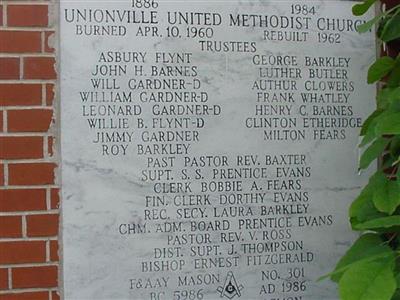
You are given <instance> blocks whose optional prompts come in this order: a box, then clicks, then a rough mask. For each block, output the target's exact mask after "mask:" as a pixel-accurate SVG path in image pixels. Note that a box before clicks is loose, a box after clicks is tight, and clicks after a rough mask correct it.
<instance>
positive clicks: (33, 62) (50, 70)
mask: <svg viewBox="0 0 400 300" xmlns="http://www.w3.org/2000/svg"><path fill="white" fill-rule="evenodd" d="M54 64H55V59H54V57H26V58H25V59H24V78H25V79H56V77H57V75H56V71H55V69H54Z"/></svg>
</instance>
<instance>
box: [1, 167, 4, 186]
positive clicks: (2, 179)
mask: <svg viewBox="0 0 400 300" xmlns="http://www.w3.org/2000/svg"><path fill="white" fill-rule="evenodd" d="M0 186H4V165H3V164H0Z"/></svg>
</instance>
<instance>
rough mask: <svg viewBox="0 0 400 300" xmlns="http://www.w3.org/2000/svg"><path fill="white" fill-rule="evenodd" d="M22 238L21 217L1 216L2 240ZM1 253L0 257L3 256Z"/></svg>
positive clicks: (0, 232)
mask: <svg viewBox="0 0 400 300" xmlns="http://www.w3.org/2000/svg"><path fill="white" fill-rule="evenodd" d="M21 236H22V219H21V217H20V216H0V238H18V237H21ZM1 252H2V251H0V255H2V254H1ZM0 263H1V262H0Z"/></svg>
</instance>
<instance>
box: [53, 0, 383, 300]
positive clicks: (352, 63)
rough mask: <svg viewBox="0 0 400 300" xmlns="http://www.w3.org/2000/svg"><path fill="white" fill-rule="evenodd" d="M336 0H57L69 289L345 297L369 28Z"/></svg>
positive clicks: (177, 298)
mask: <svg viewBox="0 0 400 300" xmlns="http://www.w3.org/2000/svg"><path fill="white" fill-rule="evenodd" d="M351 6H352V3H351V2H346V1H341V2H336V1H267V0H265V1H247V0H238V1H236V0H235V1H214V0H210V1H187V0H185V1H162V0H159V1H153V0H119V1H89V0H88V1H68V0H61V97H62V107H61V111H62V116H61V117H62V126H61V135H62V161H63V164H62V182H63V197H64V201H63V207H62V212H63V217H62V224H63V225H62V229H63V231H62V235H63V250H62V251H63V262H64V265H63V280H64V296H65V299H68V300H70V299H135V300H137V299H146V300H162V299H167V300H170V299H173V300H202V299H204V300H207V299H209V300H210V299H268V300H272V299H280V300H282V299H286V300H288V299H291V300H293V299H296V300H300V299H301V300H305V299H307V300H308V299H312V300H314V299H315V300H317V299H318V300H320V299H325V300H327V299H328V300H329V299H337V298H338V296H337V291H336V286H335V284H332V283H330V282H329V281H325V282H321V283H317V282H316V280H317V279H318V278H319V277H320V276H322V275H324V274H326V273H328V272H329V271H330V270H332V268H333V267H334V266H335V263H336V262H337V260H338V258H339V257H340V256H341V255H342V254H343V253H344V252H345V251H346V250H347V249H348V247H349V246H350V245H351V243H352V241H353V240H354V239H355V237H356V236H355V234H354V233H353V232H352V231H351V229H350V226H349V224H348V218H347V210H348V206H349V204H350V202H351V201H352V200H353V199H354V197H356V196H357V194H358V193H359V191H360V188H361V187H362V186H363V184H365V183H366V179H367V176H366V175H368V174H364V175H361V176H359V175H358V174H357V160H358V155H359V153H358V147H357V144H358V138H357V136H358V133H359V130H360V126H361V124H362V122H363V120H365V118H366V117H367V116H368V114H369V113H370V112H371V111H372V110H373V107H374V94H375V90H374V89H375V88H374V86H368V85H367V84H366V72H367V69H368V66H369V65H370V63H371V62H372V61H373V59H374V56H375V45H374V39H373V33H372V32H371V33H367V34H363V35H360V34H358V33H357V32H356V27H357V26H358V25H360V24H363V23H365V22H366V21H367V20H368V19H369V18H371V17H372V13H371V14H370V15H369V16H366V17H363V18H355V17H353V16H352V15H351Z"/></svg>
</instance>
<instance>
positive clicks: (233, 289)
mask: <svg viewBox="0 0 400 300" xmlns="http://www.w3.org/2000/svg"><path fill="white" fill-rule="evenodd" d="M242 290H243V285H238V284H237V282H236V279H235V276H233V273H232V272H228V274H227V276H226V279H225V283H224V285H223V286H220V287H218V289H217V291H218V293H219V294H220V297H221V298H224V297H226V298H228V299H233V298H234V297H235V296H238V298H239V297H240V296H241V295H242V294H241V291H242Z"/></svg>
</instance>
